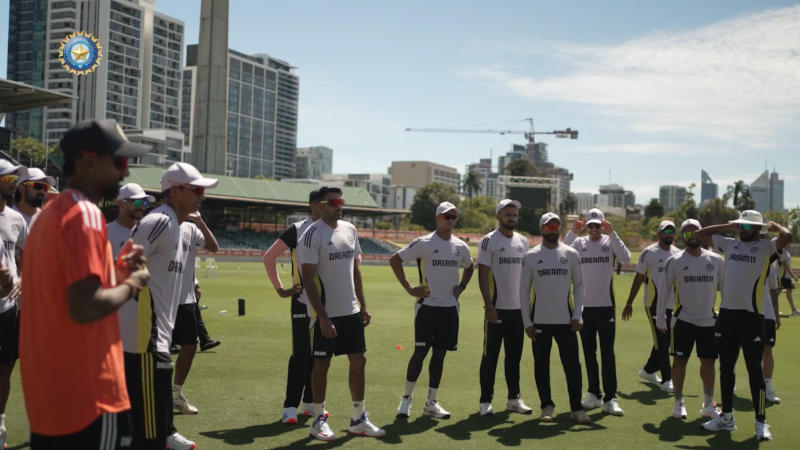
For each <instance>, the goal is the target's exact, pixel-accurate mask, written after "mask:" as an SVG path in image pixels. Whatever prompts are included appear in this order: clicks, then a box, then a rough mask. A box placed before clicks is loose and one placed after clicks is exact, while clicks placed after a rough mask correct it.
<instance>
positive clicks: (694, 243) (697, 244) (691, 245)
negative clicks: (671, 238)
mask: <svg viewBox="0 0 800 450" xmlns="http://www.w3.org/2000/svg"><path fill="white" fill-rule="evenodd" d="M686 246H687V247H689V248H697V247H700V241H698V240H691V241H689V242H687V243H686Z"/></svg>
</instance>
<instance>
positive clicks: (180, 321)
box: [172, 303, 199, 345]
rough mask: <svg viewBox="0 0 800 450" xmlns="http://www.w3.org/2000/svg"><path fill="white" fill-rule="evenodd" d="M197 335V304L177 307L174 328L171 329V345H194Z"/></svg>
mask: <svg viewBox="0 0 800 450" xmlns="http://www.w3.org/2000/svg"><path fill="white" fill-rule="evenodd" d="M198 334H199V327H198V324H197V303H187V304H185V305H180V306H178V315H177V316H175V328H173V329H172V345H196V344H197V336H198Z"/></svg>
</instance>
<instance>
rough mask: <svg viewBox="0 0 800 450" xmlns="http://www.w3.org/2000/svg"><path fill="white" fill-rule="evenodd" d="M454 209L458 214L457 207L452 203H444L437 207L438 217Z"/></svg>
mask: <svg viewBox="0 0 800 450" xmlns="http://www.w3.org/2000/svg"><path fill="white" fill-rule="evenodd" d="M454 209H455V210H456V212H458V208H456V205H454V204H452V203H450V202H442V203H439V206H437V207H436V215H437V216H438V215H441V214H444V213H446V212H447V211H452V210H454Z"/></svg>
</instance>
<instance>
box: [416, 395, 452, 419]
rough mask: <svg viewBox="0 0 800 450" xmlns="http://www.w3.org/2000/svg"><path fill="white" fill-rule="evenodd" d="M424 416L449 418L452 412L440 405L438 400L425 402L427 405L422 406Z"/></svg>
mask: <svg viewBox="0 0 800 450" xmlns="http://www.w3.org/2000/svg"><path fill="white" fill-rule="evenodd" d="M422 415H423V416H430V417H434V418H437V419H449V418H450V413H449V412H447V411H446V410H445V409H444V408H442V407H441V406H440V405H439V402H437V401H436V400H434V401H433V403H429V402H425V407H424V408H422Z"/></svg>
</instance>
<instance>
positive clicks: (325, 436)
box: [308, 416, 336, 441]
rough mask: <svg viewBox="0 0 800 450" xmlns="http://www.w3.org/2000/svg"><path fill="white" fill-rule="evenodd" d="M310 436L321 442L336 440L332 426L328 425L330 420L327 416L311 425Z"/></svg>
mask: <svg viewBox="0 0 800 450" xmlns="http://www.w3.org/2000/svg"><path fill="white" fill-rule="evenodd" d="M308 434H310V435H311V437H313V438H314V439H319V440H320V441H332V440H334V439H336V436H335V435H334V434H333V430H331V427H330V425H328V418H327V417H325V416H319V417H317V420H315V421H314V423H313V424H311V431H310V432H309V433H308Z"/></svg>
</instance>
